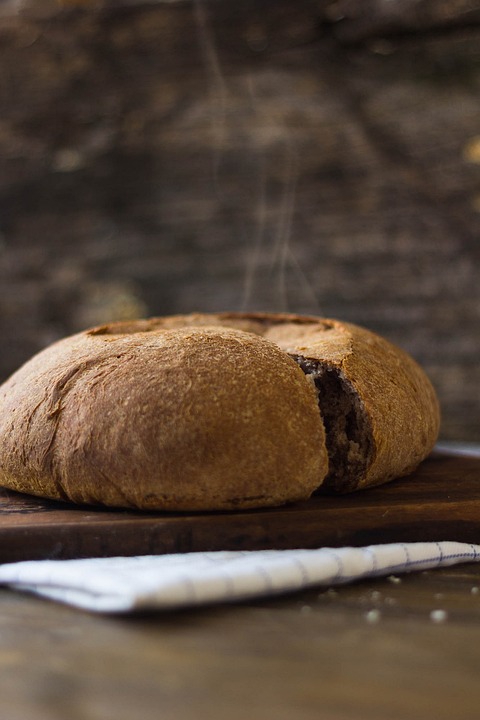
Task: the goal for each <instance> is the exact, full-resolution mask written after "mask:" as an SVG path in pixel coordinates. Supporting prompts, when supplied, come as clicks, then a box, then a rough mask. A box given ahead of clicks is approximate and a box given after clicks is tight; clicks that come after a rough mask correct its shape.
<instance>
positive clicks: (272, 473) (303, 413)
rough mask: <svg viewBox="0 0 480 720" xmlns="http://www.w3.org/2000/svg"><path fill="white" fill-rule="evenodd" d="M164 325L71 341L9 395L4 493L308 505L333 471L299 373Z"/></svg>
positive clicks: (124, 502)
mask: <svg viewBox="0 0 480 720" xmlns="http://www.w3.org/2000/svg"><path fill="white" fill-rule="evenodd" d="M174 324H175V323H174ZM205 324H206V322H204V325H205ZM213 324H215V323H213ZM168 325H169V324H168V322H167V323H166V328H167V327H168ZM151 326H152V323H150V325H149V326H148V328H147V327H145V326H144V324H143V325H142V323H139V324H137V325H135V327H134V328H130V329H129V330H128V331H127V332H126V333H121V332H120V333H118V332H117V333H115V334H112V332H105V331H102V330H101V329H96V330H94V331H93V332H87V333H80V334H79V335H76V336H74V337H71V338H67V339H65V340H63V341H61V342H59V343H56V344H55V345H53V346H51V347H50V348H47V350H45V351H43V352H42V353H40V354H39V355H37V356H36V357H35V358H33V359H32V360H31V361H30V362H29V363H27V364H26V365H25V366H23V368H21V369H20V370H19V371H17V373H15V375H14V376H12V378H10V380H9V381H7V383H5V384H4V385H3V386H2V388H1V390H0V482H1V484H3V485H5V486H6V487H9V488H12V489H15V490H19V491H22V492H28V493H32V494H38V495H41V496H45V497H50V498H63V499H68V500H72V501H74V502H79V503H102V504H105V505H110V506H123V507H137V508H142V509H152V510H153V509H162V510H220V509H231V508H248V507H261V506H268V505H280V504H283V503H286V502H292V501H296V500H301V499H306V498H308V497H309V496H310V495H311V493H312V491H313V490H314V489H315V488H316V487H317V486H318V485H319V484H320V483H321V481H322V479H323V477H324V475H325V473H326V470H327V463H328V461H327V457H326V452H325V449H324V447H325V440H324V429H323V425H322V421H321V418H320V415H319V413H318V407H317V399H316V393H315V390H314V387H313V385H312V383H311V382H309V380H308V379H307V378H306V377H305V375H304V374H303V373H302V371H301V370H300V368H299V367H298V366H297V365H296V364H295V362H294V361H293V360H292V359H291V358H289V357H288V355H286V354H285V353H283V352H282V351H281V350H280V349H279V348H278V347H277V346H276V345H274V344H273V343H271V342H270V341H268V340H265V339H263V338H261V337H258V336H256V335H253V334H250V333H248V334H247V333H245V332H242V331H239V330H235V329H227V328H222V327H213V328H212V327H210V328H209V327H199V328H185V327H183V328H180V329H162V328H156V329H152V327H151ZM122 329H125V328H122ZM111 330H113V328H111ZM132 330H134V332H132Z"/></svg>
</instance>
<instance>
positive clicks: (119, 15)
mask: <svg viewBox="0 0 480 720" xmlns="http://www.w3.org/2000/svg"><path fill="white" fill-rule="evenodd" d="M0 68H1V71H0V337H1V345H0V379H3V378H5V377H6V376H7V375H8V374H9V373H10V372H11V371H13V370H14V369H15V368H16V367H17V366H18V365H19V364H20V363H21V362H23V361H24V360H26V359H27V358H28V357H29V356H30V355H31V354H32V353H34V352H35V351H37V350H39V349H40V348H42V347H43V346H44V345H46V344H47V343H49V342H51V341H53V340H55V339H56V338H58V337H61V336H63V335H65V334H67V333H70V332H73V331H76V330H78V329H81V328H83V327H86V326H89V325H92V324H96V323H100V322H103V321H106V320H110V319H113V318H125V317H134V316H142V315H149V314H165V313H174V312H184V311H192V310H222V309H227V310H239V309H268V310H284V309H288V310H291V311H294V312H309V313H310V312H313V313H318V314H323V315H327V316H332V317H340V318H343V319H347V320H350V321H354V322H358V323H361V324H364V325H366V326H368V327H370V328H372V329H373V330H377V331H379V332H381V333H383V334H385V335H386V336H388V337H389V338H390V339H392V340H393V341H395V342H397V343H398V344H400V345H402V346H403V347H405V348H406V349H407V350H409V351H410V352H412V354H413V355H414V356H415V357H416V358H417V359H418V360H419V361H420V362H421V363H423V364H424V366H425V367H426V369H427V370H428V372H429V373H430V375H431V377H432V379H433V381H434V383H435V385H436V387H437V390H438V392H439V394H440V398H441V401H442V406H443V428H442V436H443V438H445V439H465V440H478V439H479V430H480V392H479V388H480V364H479V357H480V283H479V281H478V265H479V259H480V243H479V240H480V237H479V231H480V4H479V3H478V2H474V1H473V0H470V1H467V0H396V1H395V2H392V1H391V0H390V1H388V0H363V2H357V1H355V0H337V1H333V2H332V0H325V1H323V0H316V1H313V0H312V1H308V0H242V1H241V2H232V1H231V0H189V1H185V2H183V1H180V0H178V1H173V2H172V1H170V2H162V1H161V0H157V1H154V0H151V1H150V2H146V1H145V2H142V1H140V0H121V1H119V2H95V0H91V2H86V0H84V1H83V2H73V0H71V1H70V2H67V1H66V0H65V2H63V3H60V4H59V3H58V2H54V1H53V0H52V1H50V0H29V1H27V2H23V1H22V0H2V1H1V2H0Z"/></svg>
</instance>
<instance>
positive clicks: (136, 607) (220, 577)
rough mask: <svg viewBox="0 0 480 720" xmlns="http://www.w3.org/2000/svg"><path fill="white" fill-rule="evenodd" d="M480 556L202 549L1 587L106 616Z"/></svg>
mask: <svg viewBox="0 0 480 720" xmlns="http://www.w3.org/2000/svg"><path fill="white" fill-rule="evenodd" d="M478 560H480V545H469V544H465V543H457V542H436V543H395V544H388V545H373V546H370V547H363V548H340V549H337V548H320V549H318V550H264V551H244V552H200V553H185V554H178V555H159V556H141V557H130V558H126V557H116V558H95V559H87V560H40V561H29V562H19V563H10V564H6V565H3V566H0V584H1V585H4V586H8V587H11V588H13V589H16V590H21V591H27V592H32V593H36V594H37V595H40V596H42V597H46V598H50V599H51V600H56V601H59V602H63V603H67V604H69V605H72V606H75V607H78V608H82V609H85V610H90V611H93V612H99V613H129V612H135V611H141V610H168V609H174V608H175V609H176V608H185V607H189V606H190V607H191V606H199V605H205V604H212V603H229V602H230V603H231V602H235V601H240V600H246V599H249V598H260V597H267V596H273V595H279V594H281V593H287V592H292V591H296V590H302V589H305V588H312V587H320V586H333V585H338V584H344V583H348V582H352V581H354V580H359V579H362V578H373V577H380V576H386V575H392V574H397V573H405V572H413V571H416V570H426V569H429V568H435V567H445V566H447V565H453V564H455V563H462V562H475V561H478Z"/></svg>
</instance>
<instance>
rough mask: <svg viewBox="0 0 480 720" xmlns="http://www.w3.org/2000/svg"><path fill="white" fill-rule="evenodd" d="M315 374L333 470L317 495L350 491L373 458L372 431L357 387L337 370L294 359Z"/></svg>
mask: <svg viewBox="0 0 480 720" xmlns="http://www.w3.org/2000/svg"><path fill="white" fill-rule="evenodd" d="M292 357H293V359H294V360H295V361H296V362H297V363H298V365H299V366H300V367H301V369H302V370H303V372H304V373H305V374H306V375H311V376H312V378H313V380H314V382H315V387H316V389H317V392H318V404H319V408H320V412H321V414H322V418H323V422H324V425H325V434H326V444H327V451H328V460H329V470H328V474H327V477H326V478H325V480H324V482H323V484H322V486H321V488H319V490H318V491H317V492H348V491H350V490H352V489H354V488H355V487H356V486H357V484H358V482H359V480H360V479H361V478H362V477H363V476H364V474H365V472H366V470H367V467H368V465H369V463H370V459H371V456H372V431H371V426H370V422H369V419H368V416H367V414H366V412H365V409H364V407H363V404H362V402H361V401H360V398H359V397H358V394H357V393H356V391H355V389H354V387H353V386H352V384H351V383H350V382H348V381H347V380H346V378H345V377H344V376H343V374H342V372H341V370H340V369H339V368H336V367H328V366H326V365H325V364H322V363H321V362H318V361H316V360H310V359H308V358H304V357H302V356H292Z"/></svg>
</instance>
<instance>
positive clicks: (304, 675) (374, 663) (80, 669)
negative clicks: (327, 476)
mask: <svg viewBox="0 0 480 720" xmlns="http://www.w3.org/2000/svg"><path fill="white" fill-rule="evenodd" d="M399 577H400V576H399ZM479 589H480V564H479V565H475V564H468V565H459V566H455V567H453V568H448V569H444V570H434V571H428V572H422V573H418V574H412V575H409V576H402V577H401V578H400V581H398V580H397V581H396V582H394V581H393V580H392V579H381V580H370V581H365V582H361V583H358V584H355V585H352V586H348V587H341V588H338V589H335V590H332V589H330V590H328V589H327V590H321V591H318V590H315V591H308V592H303V593H301V594H296V595H292V596H289V597H287V598H281V599H275V600H267V601H255V602H248V603H246V604H243V605H236V606H232V607H217V608H207V609H201V610H193V611H182V612H176V613H175V612H169V613H166V614H161V615H144V616H141V617H121V618H118V617H103V616H93V615H89V614H86V613H83V612H79V611H77V610H72V609H70V608H68V607H64V606H61V605H56V604H54V603H50V602H48V601H44V600H40V599H36V598H33V597H30V596H27V595H21V594H17V593H13V592H11V591H9V590H1V591H0V669H1V672H0V717H1V718H5V720H63V719H65V720H133V719H134V718H138V719H141V720H150V719H152V720H153V719H154V718H155V719H156V720H157V719H158V718H161V720H203V719H205V720H207V719H208V720H217V719H218V720H240V719H242V720H243V719H244V718H248V719H249V720H250V719H252V720H256V719H257V718H261V719H262V720H293V719H297V718H300V719H305V720H310V719H311V720H318V718H326V719H328V720H358V719H363V718H369V720H377V719H378V720H397V719H398V720H400V719H402V720H416V718H422V720H430V718H431V719H432V720H443V719H445V720H447V719H448V720H451V719H454V720H462V719H464V718H472V720H473V719H475V720H476V719H477V718H478V717H479V716H480V683H479V682H478V677H479V671H480V590H479ZM436 610H437V611H438V610H443V611H445V613H446V617H443V622H435V618H436V617H437V615H433V616H432V615H431V613H432V611H436ZM377 611H378V612H377ZM440 619H442V616H440Z"/></svg>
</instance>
